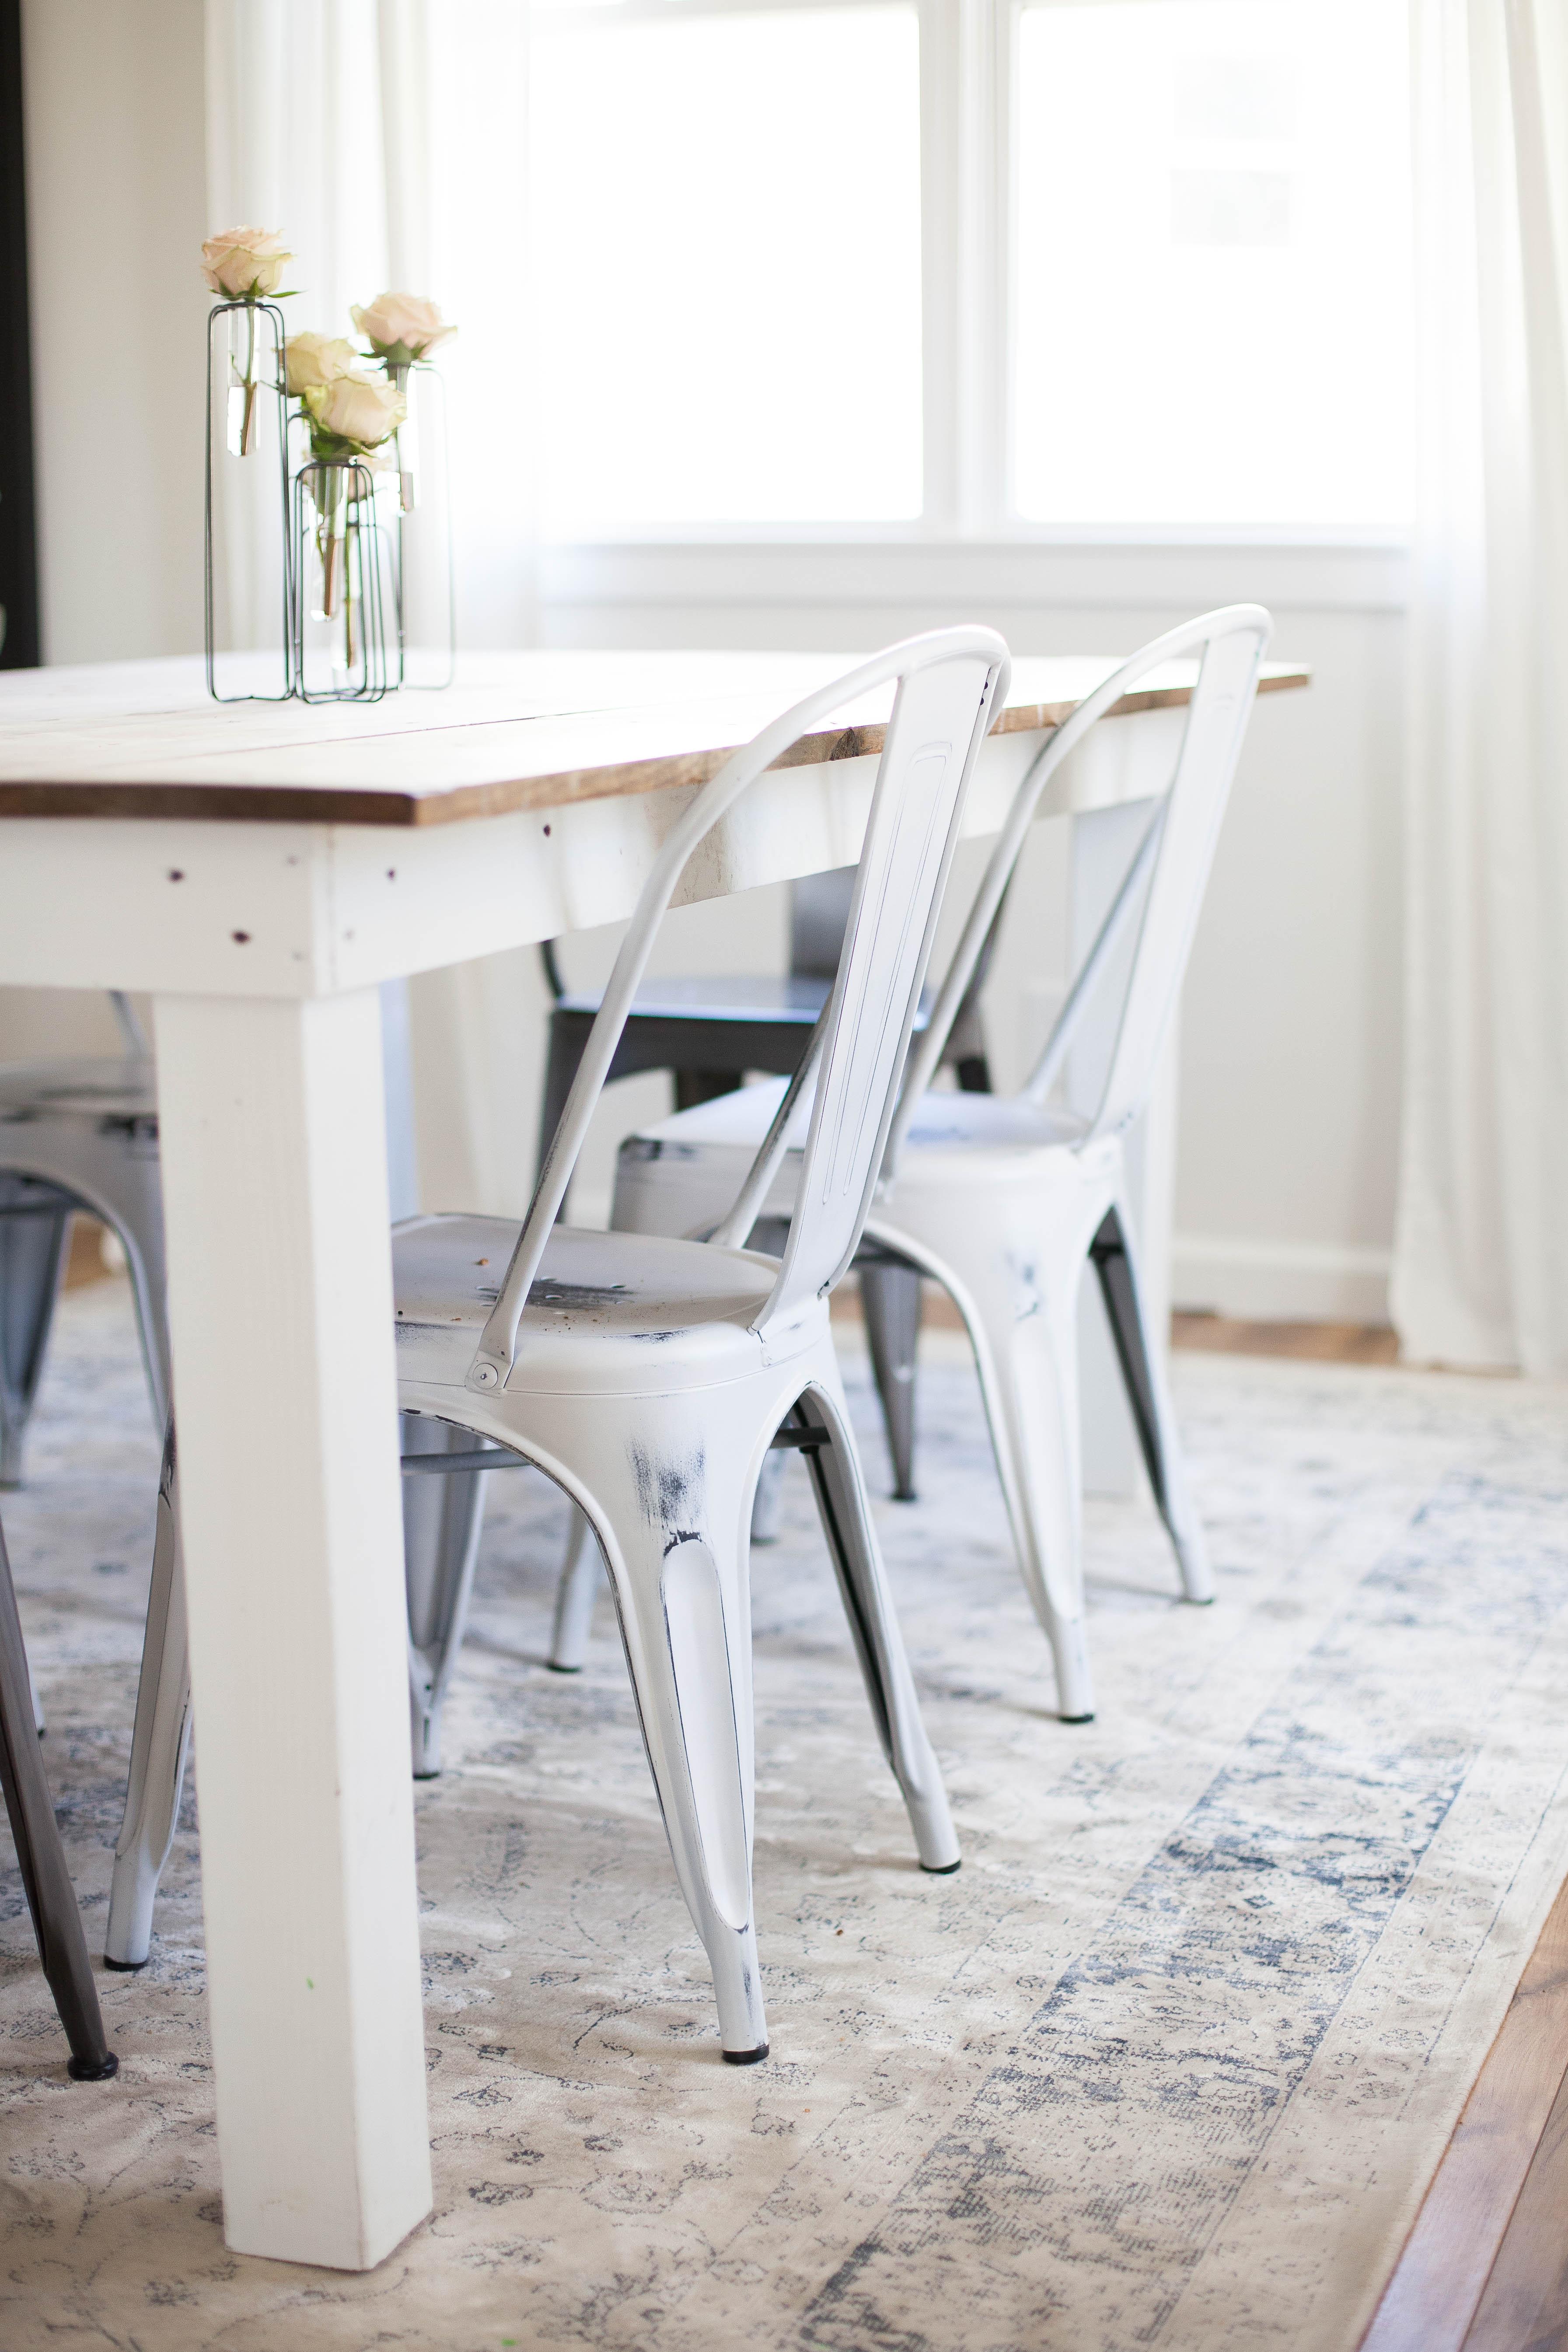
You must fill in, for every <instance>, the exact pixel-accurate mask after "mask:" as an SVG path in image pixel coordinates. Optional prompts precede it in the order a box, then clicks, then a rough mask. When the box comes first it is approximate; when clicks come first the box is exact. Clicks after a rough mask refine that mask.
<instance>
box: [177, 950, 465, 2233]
mask: <svg viewBox="0 0 1568 2352" xmlns="http://www.w3.org/2000/svg"><path fill="white" fill-rule="evenodd" d="M156 1020H157V1042H158V1098H159V1117H160V1132H161V1141H162V1150H163V1197H164V1202H165V1210H166V1215H167V1221H168V1252H169V1313H170V1324H171V1329H172V1335H173V1341H174V1409H175V1417H176V1421H177V1423H178V1428H179V1435H180V1486H181V1511H182V1517H183V1530H184V1560H185V1576H186V1593H187V1606H188V1611H189V1619H190V1641H191V1671H192V1681H193V1689H194V1699H193V1709H194V1715H195V1739H196V1781H197V1788H198V1792H199V1797H200V1805H201V1830H202V1887H203V1905H204V1910H205V1920H206V1938H207V1969H208V1987H209V2001H210V2009H211V2018H212V2036H213V2057H214V2069H215V2074H216V2107H217V2128H218V2148H219V2155H220V2158H221V2162H222V2168H223V2189H224V2221H225V2231H226V2236H227V2240H228V2243H229V2244H230V2245H231V2246H232V2247H234V2248H235V2249H236V2250H237V2252H246V2253H253V2254H271V2255H276V2256H279V2257H280V2258H283V2259H287V2260H289V2261H294V2262H306V2263H326V2264H329V2265H331V2266H332V2267H333V2268H337V2269H342V2270H368V2269H370V2268H372V2267H373V2266H374V2264H375V2263H378V2262H380V2261H381V2259H382V2257H383V2256H384V2255H385V2254H386V2253H388V2252H390V2251H391V2250H392V2248H393V2247H394V2246H395V2245H396V2244H397V2242H398V2241H399V2240H400V2239H401V2238H403V2237H404V2236H405V2235H406V2233H407V2232H408V2231H409V2230H411V2229H412V2228H413V2227H414V2225H415V2224H416V2222H417V2221H419V2220H420V2219H421V2217H422V2216H423V2215H424V2214H425V2213H426V2212H427V2211H428V2210H429V2207H430V2201H431V2188H430V2158H429V2140H428V2126H427V2121H426V2103H425V2066H424V2035H423V2023H422V2017H421V2011H420V1999H419V1953H418V1935H417V1922H416V1895H415V1880H414V1824H413V1807H412V1802H411V1795H410V1780H409V1749H408V1699H407V1687H406V1685H407V1664H406V1657H405V1646H406V1643H405V1626H404V1596H403V1559H402V1541H401V1526H400V1510H399V1498H398V1473H397V1460H396V1436H395V1433H396V1428H397V1413H396V1384H395V1368H394V1361H393V1341H392V1283H391V1264H390V1255H389V1251H388V1247H387V1177H386V1162H385V1154H384V1108H383V1095H382V1067H381V1032H380V1016H379V1007H378V1004H377V1001H376V996H375V992H374V990H367V991H364V992H359V993H355V994H353V995H349V996H342V997H337V998H331V999H327V1000H324V1001H321V1002H314V1003H289V1002H279V1001H275V1000H248V999H242V998H237V997H216V998H207V997H161V998H160V999H159V1000H158V1002H157V1005H156Z"/></svg>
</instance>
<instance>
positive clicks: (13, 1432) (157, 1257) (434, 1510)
mask: <svg viewBox="0 0 1568 2352" xmlns="http://www.w3.org/2000/svg"><path fill="white" fill-rule="evenodd" d="M389 1000H390V1001H389ZM114 1005H115V1011H116V1013H117V1015H118V1017H119V1020H120V1024H121V1032H122V1034H123V1036H124V1038H125V1045H126V1051H125V1053H124V1055H122V1056H121V1057H120V1058H118V1059H116V1058H113V1057H102V1058H99V1059H89V1058H86V1057H73V1058H70V1059H60V1060H56V1061H47V1062H28V1063H17V1064H13V1065H11V1066H6V1067H0V1485H5V1486H17V1485H19V1484H20V1482H21V1478H22V1473H23V1466H24V1465H23V1450H24V1442H25V1439H26V1429H27V1423H28V1420H29V1417H30V1415H31V1412H32V1409H33V1403H34V1401H35V1398H36V1396H37V1385H38V1379H39V1375H40V1373H41V1371H42V1369H43V1364H44V1359H45V1356H46V1353H47V1346H48V1336H49V1329H50V1326H51V1324H52V1322H53V1319H54V1312H55V1304H56V1299H57V1297H58V1289H59V1282H60V1276H61V1273H62V1271H63V1267H64V1264H65V1255H66V1248H67V1244H68V1236H69V1228H70V1220H71V1218H72V1216H73V1215H75V1214H76V1213H78V1212H79V1211H83V1210H85V1211H86V1212H88V1213H89V1214H90V1215H92V1216H95V1217H97V1218H99V1219H100V1220H101V1222H102V1223H104V1224H106V1225H107V1226H109V1227H110V1230H111V1231H112V1232H113V1233H114V1234H117V1235H118V1237H119V1239H120V1241H121V1244H122V1245H123V1248H124V1251H125V1257H126V1264H127V1266H128V1268H129V1271H130V1275H131V1280H132V1291H133V1294H134V1298H135V1305H136V1315H137V1326H138V1329H139V1331H140V1334H141V1339H142V1355H143V1359H144V1361H145V1365H146V1370H147V1384H148V1389H149V1391H150V1394H151V1398H152V1403H153V1413H154V1416H155V1418H156V1420H157V1423H158V1424H159V1426H160V1427H161V1428H163V1431H164V1441H165V1442H164V1456H163V1485H162V1488H161V1491H160V1499H159V1510H158V1527H157V1535H156V1538H155V1541H154V1546H153V1581H152V1590H151V1593H150V1596H149V1601H148V1613H147V1631H146V1636H145V1639H144V1643H143V1647H142V1672H141V1679H140V1682H139V1685H138V1690H137V1702H136V1723H135V1729H134V1731H133V1733H132V1756H131V1774H130V1786H129V1790H128V1793H127V1800H126V1808H125V1816H124V1821H123V1823H122V1825H121V1833H120V1838H119V1842H118V1843H117V1846H116V1849H115V1869H114V1888H113V1892H112V1894H111V1895H110V1914H109V1927H108V1934H107V1937H106V1946H105V1948H106V1955H107V1958H108V1961H109V1965H110V1967H111V1968H118V1969H139V1968H142V1967H144V1966H145V1964H146V1961H147V1957H148V1951H149V1948H150V1939H151V1934H152V1912H153V1894H154V1892H155V1890H156V1887H157V1884H158V1878H159V1874H160V1873H161V1872H162V1870H163V1864H164V1862H165V1860H166V1859H167V1856H168V1852H169V1846H170V1843H171V1842H172V1840H173V1837H174V1822H175V1818H176V1813H177V1810H178V1803H179V1794H180V1787H181V1783H182V1781H183V1779H184V1759H185V1754H186V1751H187V1748H188V1746H189V1739H190V1678H189V1675H188V1673H187V1671H186V1665H185V1641H184V1583H183V1578H182V1573H181V1562H180V1552H179V1528H178V1523H177V1517H176V1514H175V1512H174V1505H173V1500H172V1497H173V1492H174V1425H173V1420H172V1417H171V1413H170V1382H169V1339H168V1328H167V1322H166V1318H165V1315H164V1306H163V1275H164V1267H163V1200H162V1193H161V1189H160V1181H159V1163H158V1115H157V1096H156V1088H155V1079H154V1069H153V1058H152V1054H151V1049H150V1047H149V1045H148V1043H147V1040H146V1038H145V1037H144V1035H143V1034H142V1030H141V1028H140V1025H139V1024H138V1023H137V1021H136V1017H135V1013H134V1012H133V1010H132V1007H131V1005H130V1004H129V1003H127V1001H126V999H125V998H124V997H123V996H120V995H117V996H116V997H115V998H114ZM405 1013H406V1003H405V997H404V995H403V992H402V991H401V990H400V989H398V990H389V991H385V992H384V1003H383V1014H384V1033H385V1037H386V1051H387V1097H388V1155H387V1156H388V1178H389V1190H390V1193H391V1197H392V1204H393V1209H394V1213H395V1215H397V1216H407V1215H409V1214H411V1213H413V1211H414V1210H415V1209H416V1207H417V1205H418V1203H417V1200H416V1197H415V1196H414V1174H413V1169H414V1160H413V1142H412V1108H411V1104H410V1100H409V1079H408V1057H407V1038H406V1034H405ZM399 1427H400V1431H401V1433H402V1439H403V1452H404V1454H405V1455H409V1456H411V1457H412V1456H415V1455H423V1454H441V1453H446V1452H449V1451H458V1452H464V1453H466V1454H467V1457H468V1461H469V1462H470V1463H471V1462H472V1460H473V1458H474V1453H475V1448H474V1442H473V1440H472V1438H471V1437H468V1436H465V1435H464V1434H463V1433H460V1432H458V1431H447V1430H443V1429H440V1428H438V1427H437V1425H436V1424H435V1423H431V1422H429V1421H423V1420H417V1419H414V1418H412V1417H400V1422H399ZM485 1485H486V1477H485V1474H484V1473H483V1472H482V1471H479V1470H475V1469H472V1468H466V1469H464V1470H462V1471H460V1472H458V1473H457V1474H455V1475H450V1476H447V1477H443V1478H441V1479H439V1480H438V1481H437V1482H435V1483H434V1484H432V1482H430V1481H429V1480H427V1479H417V1478H414V1477H412V1476H410V1477H408V1478H405V1482H404V1564H405V1576H406V1582H407V1595H408V1616H409V1650H408V1676H409V1713H410V1735H411V1743H412V1750H413V1757H412V1760H413V1767H414V1771H415V1774H416V1778H419V1779H428V1778H431V1777H432V1776H434V1775H435V1774H436V1773H437V1772H438V1771H439V1770H440V1758H439V1751H438V1746H437V1738H438V1728H439V1722H440V1707H441V1700H442V1697H443V1696H444V1692H445V1687H446V1682H447V1675H448V1674H449V1671H450V1664H451V1662H452V1661H453V1660H454V1659H455V1658H456V1656H457V1653H458V1645H459V1643H460V1642H461V1639H462V1631H463V1624H464V1621H465V1619H466V1617H467V1613H468V1594H469V1591H470V1589H471V1586H472V1582H473V1574H474V1566H475V1561H476V1559H477V1557H478V1552H479V1530H480V1525H481V1521H482V1518H483V1513H484V1492H485ZM34 1717H35V1721H36V1723H37V1729H38V1730H39V1731H42V1729H43V1727H44V1725H43V1716H42V1710H41V1708H40V1707H39V1706H38V1705H37V1699H36V1697H35V1700H34ZM164 1750H167V1751H168V1755H169V1758H170V1759H173V1769H172V1771H171V1770H170V1769H165V1768H163V1767H162V1766H160V1764H159V1760H158V1759H160V1757H161V1756H162V1755H163V1751H164ZM149 1789H152V1790H162V1791H163V1798H161V1799H158V1800H156V1801H151V1802H150V1801H149V1798H148V1794H147V1791H148V1790H149ZM171 1790H172V1797H171V1795H170V1792H171Z"/></svg>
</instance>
